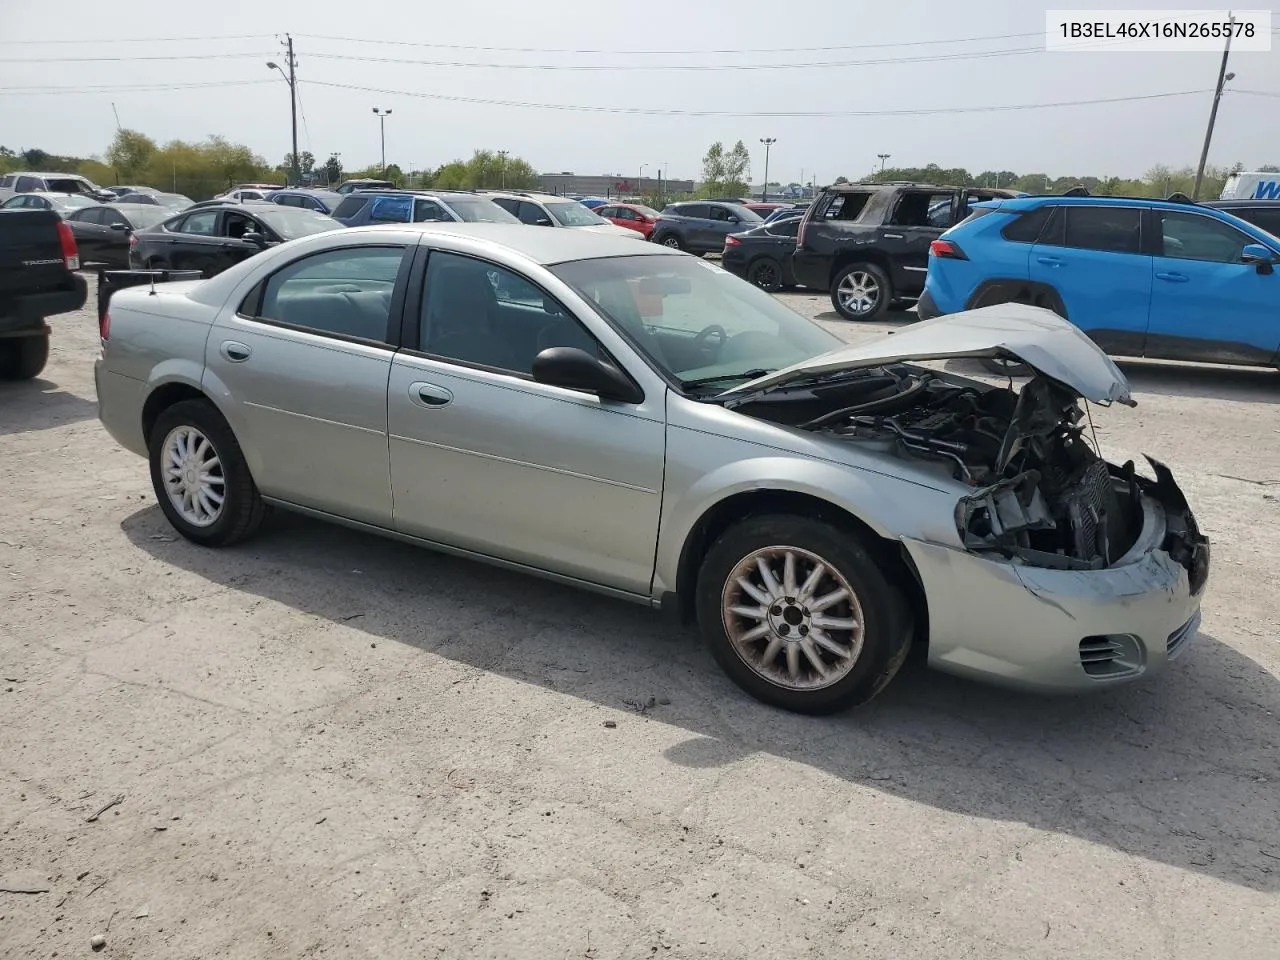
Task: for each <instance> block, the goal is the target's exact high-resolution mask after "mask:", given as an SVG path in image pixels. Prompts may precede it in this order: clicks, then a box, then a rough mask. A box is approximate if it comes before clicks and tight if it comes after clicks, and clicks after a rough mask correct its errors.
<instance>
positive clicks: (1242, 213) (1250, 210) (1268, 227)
mask: <svg viewBox="0 0 1280 960" xmlns="http://www.w3.org/2000/svg"><path fill="white" fill-rule="evenodd" d="M1203 205H1204V206H1206V207H1216V208H1217V209H1219V210H1221V211H1222V212H1223V213H1229V214H1231V215H1232V216H1233V217H1239V218H1240V219H1241V220H1246V221H1248V222H1249V223H1252V224H1253V225H1254V226H1255V227H1261V228H1262V229H1263V230H1265V231H1267V233H1270V234H1272V235H1274V236H1277V237H1280V200H1206V201H1204V204H1203Z"/></svg>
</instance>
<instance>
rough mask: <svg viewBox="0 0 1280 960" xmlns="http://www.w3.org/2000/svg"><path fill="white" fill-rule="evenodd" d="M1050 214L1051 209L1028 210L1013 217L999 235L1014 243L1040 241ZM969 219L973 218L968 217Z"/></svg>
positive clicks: (976, 213)
mask: <svg viewBox="0 0 1280 960" xmlns="http://www.w3.org/2000/svg"><path fill="white" fill-rule="evenodd" d="M989 212H992V211H989ZM1052 213H1053V207H1039V208H1037V209H1035V210H1028V211H1027V212H1025V213H1023V214H1021V215H1019V216H1016V217H1014V218H1013V221H1012V222H1011V223H1010V224H1009V225H1008V226H1006V227H1005V228H1004V229H1003V230H1001V231H1000V235H1001V236H1002V237H1004V238H1005V239H1006V240H1012V241H1013V242H1014V243H1035V242H1036V241H1037V240H1039V239H1040V234H1041V233H1043V232H1044V225H1045V224H1046V223H1048V222H1049V215H1050V214H1052ZM980 214H981V211H979V210H975V211H974V215H975V216H978V215H980ZM970 219H973V218H972V217H970Z"/></svg>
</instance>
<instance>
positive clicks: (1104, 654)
mask: <svg viewBox="0 0 1280 960" xmlns="http://www.w3.org/2000/svg"><path fill="white" fill-rule="evenodd" d="M1080 666H1081V667H1082V668H1083V669H1084V672H1085V673H1087V674H1088V675H1089V676H1091V677H1094V678H1096V679H1098V680H1107V679H1111V678H1113V677H1127V676H1131V675H1133V674H1135V673H1139V672H1141V670H1142V644H1141V643H1140V642H1139V641H1138V638H1137V637H1134V636H1130V635H1129V634H1123V633H1121V634H1104V635H1099V636H1092V637H1085V638H1084V639H1083V640H1081V641H1080Z"/></svg>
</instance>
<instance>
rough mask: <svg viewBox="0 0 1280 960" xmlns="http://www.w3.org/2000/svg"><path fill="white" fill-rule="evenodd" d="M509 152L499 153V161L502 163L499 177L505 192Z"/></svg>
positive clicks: (499, 165) (500, 151)
mask: <svg viewBox="0 0 1280 960" xmlns="http://www.w3.org/2000/svg"><path fill="white" fill-rule="evenodd" d="M508 152H509V151H507V150H499V151H498V159H499V160H500V161H501V163H499V164H498V177H499V179H500V182H501V184H502V189H503V190H505V189H507V153H508Z"/></svg>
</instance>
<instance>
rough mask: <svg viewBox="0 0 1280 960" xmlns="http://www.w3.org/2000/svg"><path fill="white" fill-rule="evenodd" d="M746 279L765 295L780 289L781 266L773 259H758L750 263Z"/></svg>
mask: <svg viewBox="0 0 1280 960" xmlns="http://www.w3.org/2000/svg"><path fill="white" fill-rule="evenodd" d="M747 279H748V280H749V281H751V282H752V283H754V284H755V285H756V286H757V287H759V288H760V289H761V290H763V291H765V292H766V293H776V292H777V291H779V290H781V289H782V264H780V263H779V262H778V261H777V260H775V259H773V257H760V258H759V259H757V260H754V261H752V263H751V266H750V268H748V270H747Z"/></svg>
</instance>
